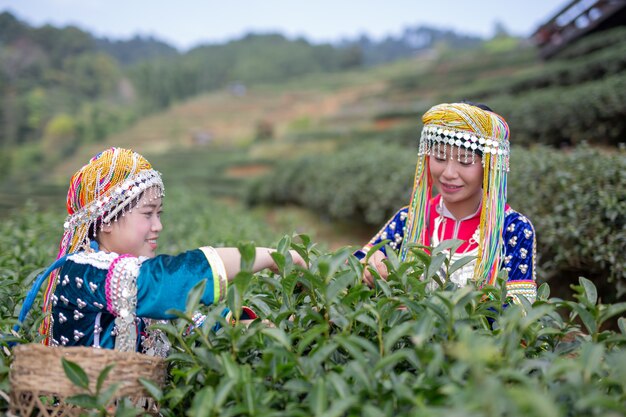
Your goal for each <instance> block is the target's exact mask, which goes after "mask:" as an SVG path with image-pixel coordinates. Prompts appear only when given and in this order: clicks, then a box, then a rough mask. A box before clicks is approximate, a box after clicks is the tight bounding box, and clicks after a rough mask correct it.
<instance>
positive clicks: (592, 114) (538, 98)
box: [489, 72, 626, 147]
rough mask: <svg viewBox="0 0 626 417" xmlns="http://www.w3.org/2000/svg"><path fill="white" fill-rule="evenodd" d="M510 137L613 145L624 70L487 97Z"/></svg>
mask: <svg viewBox="0 0 626 417" xmlns="http://www.w3.org/2000/svg"><path fill="white" fill-rule="evenodd" d="M489 106H490V107H492V108H493V109H495V110H496V111H497V112H498V113H499V114H502V115H504V117H505V118H506V120H507V122H508V123H509V126H510V128H511V131H512V132H514V135H515V136H514V140H515V143H518V144H525V145H532V144H545V145H552V146H557V147H558V146H561V145H562V144H563V143H565V144H579V143H581V142H583V141H587V142H589V143H592V144H601V145H611V146H615V147H616V146H617V145H618V144H619V143H624V141H625V138H626V120H625V119H624V117H623V115H624V114H625V113H626V72H622V73H620V74H618V75H614V76H611V77H607V78H604V79H600V80H597V81H591V82H587V83H584V84H581V85H578V86H569V87H552V88H546V89H543V90H536V91H531V92H529V93H526V94H520V95H517V96H514V97H511V96H499V97H494V98H492V99H490V101H489Z"/></svg>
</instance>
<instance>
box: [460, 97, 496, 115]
mask: <svg viewBox="0 0 626 417" xmlns="http://www.w3.org/2000/svg"><path fill="white" fill-rule="evenodd" d="M461 103H464V104H469V105H470V106H474V107H478V108H479V109H483V110H486V111H490V112H492V113H495V112H494V111H493V110H491V107H489V106H487V105H486V104H483V103H475V102H473V101H469V100H461Z"/></svg>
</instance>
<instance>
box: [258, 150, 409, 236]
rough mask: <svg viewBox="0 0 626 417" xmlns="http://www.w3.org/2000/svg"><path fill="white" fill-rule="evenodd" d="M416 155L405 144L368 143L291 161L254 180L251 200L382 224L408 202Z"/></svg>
mask: <svg viewBox="0 0 626 417" xmlns="http://www.w3.org/2000/svg"><path fill="white" fill-rule="evenodd" d="M414 159H415V156H414V155H411V154H408V153H407V152H406V150H405V149H404V148H401V147H400V146H393V145H385V144H382V143H377V142H365V143H363V144H362V145H361V146H353V147H347V148H345V149H343V150H340V151H338V152H335V153H333V154H331V155H326V154H322V155H314V156H309V157H304V158H301V159H298V160H294V161H286V162H284V163H281V164H279V165H278V166H277V167H276V169H275V170H274V171H273V172H272V173H270V174H269V175H268V176H267V177H264V178H263V179H261V180H259V181H257V182H255V183H253V185H252V186H251V187H250V192H249V194H248V202H249V203H250V204H256V203H272V204H285V203H296V204H299V205H302V206H305V207H308V208H310V209H311V210H313V211H319V212H321V213H326V214H328V215H329V216H330V217H331V218H334V219H353V220H364V221H365V222H367V223H369V224H380V223H382V222H383V221H384V220H385V219H386V218H387V217H389V216H390V215H391V213H393V212H395V211H396V210H398V209H399V208H400V207H401V206H402V205H405V204H407V202H408V199H409V193H410V191H411V184H412V177H413V175H412V173H413V171H414V164H415V161H414Z"/></svg>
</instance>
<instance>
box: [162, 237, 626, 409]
mask: <svg viewBox="0 0 626 417" xmlns="http://www.w3.org/2000/svg"><path fill="white" fill-rule="evenodd" d="M302 238H303V240H302V243H297V244H294V243H291V245H289V239H287V238H286V239H285V240H283V241H282V242H281V244H280V245H279V246H280V247H281V249H282V250H281V252H280V253H279V254H276V255H275V256H276V258H275V259H276V260H277V261H278V263H279V265H280V272H279V274H278V275H266V274H260V275H258V276H257V277H256V279H255V280H253V281H251V283H250V284H248V283H249V282H250V281H249V280H248V279H249V278H251V276H250V273H249V272H242V273H241V274H240V275H239V276H238V277H236V278H235V281H234V283H233V285H231V287H230V289H229V295H228V302H227V304H226V305H227V306H228V307H229V308H231V309H232V311H235V312H237V311H239V309H240V308H241V305H242V304H244V303H245V304H248V305H250V306H252V307H253V308H255V309H256V310H257V311H258V312H259V314H260V316H261V318H262V319H263V320H261V319H259V320H257V321H255V322H254V323H253V324H252V325H250V326H249V327H245V326H244V325H242V324H237V323H236V324H234V325H229V324H228V323H225V322H224V321H223V319H221V318H220V316H219V310H220V309H221V308H222V306H217V308H215V309H213V310H211V311H209V312H208V316H209V317H208V320H207V322H206V323H205V324H204V325H203V326H202V327H201V328H196V329H195V330H194V332H193V333H192V334H191V335H190V336H187V337H185V336H183V334H184V332H185V331H186V329H187V326H188V325H189V324H190V323H191V314H192V312H193V311H195V310H197V309H199V308H200V307H199V306H198V304H197V300H198V299H199V296H200V294H201V292H202V290H203V288H202V287H199V288H196V289H195V291H193V292H192V294H190V296H189V300H188V305H187V311H186V312H182V311H181V312H177V314H178V315H179V317H180V318H181V320H179V322H178V323H171V324H169V325H165V326H160V328H161V329H162V330H163V331H165V332H166V333H167V334H168V335H169V336H170V338H171V340H172V341H173V345H174V349H175V353H173V354H172V355H171V356H170V359H169V360H170V362H171V380H170V382H169V384H168V386H167V387H166V388H165V389H164V390H162V391H160V390H159V391H155V396H156V398H157V399H158V400H159V401H160V403H161V405H162V409H161V411H162V413H163V414H164V415H171V416H178V415H189V416H196V415H220V416H221V415H227V416H229V415H259V416H266V415H271V416H293V415H295V416H310V415H324V416H327V415H331V416H342V415H368V416H369V415H371V416H379V415H380V416H385V415H442V416H443V415H476V416H496V415H510V416H522V415H524V416H543V415H576V416H578V415H616V416H617V415H621V414H620V413H622V412H623V404H624V401H625V400H626V380H625V379H624V372H623V368H620V367H622V366H623V364H624V363H625V362H624V361H626V352H625V351H624V350H623V347H624V345H625V343H626V321H625V320H624V319H623V318H622V319H620V321H619V322H620V331H619V332H614V331H607V330H601V328H602V324H603V323H604V322H605V321H606V320H608V319H609V318H612V317H616V316H619V315H623V313H624V311H626V303H621V304H615V305H603V304H600V303H599V302H598V299H597V297H595V296H594V288H595V287H594V286H593V284H592V283H591V282H590V281H588V280H585V279H581V280H580V285H578V286H575V288H574V289H575V291H576V294H577V296H576V297H577V300H576V301H565V300H561V299H554V298H549V288H548V286H547V284H544V285H543V286H542V288H541V289H540V291H539V294H540V295H539V300H538V301H537V302H536V303H535V304H534V306H532V307H531V306H530V305H529V304H528V302H526V300H524V301H523V303H524V305H523V306H520V305H507V304H506V290H505V289H504V286H503V285H502V283H503V282H502V281H500V282H499V283H498V285H497V286H496V287H484V288H480V289H478V288H474V287H473V286H470V287H467V288H463V289H457V288H456V287H455V286H454V285H452V284H447V283H446V277H447V274H449V273H450V272H451V271H453V270H454V269H455V268H457V267H458V266H459V264H451V263H450V260H449V256H448V255H446V253H445V252H444V251H443V250H444V249H446V248H449V247H451V246H454V244H455V243H454V242H450V241H447V242H444V243H442V246H441V247H438V248H434V249H433V250H432V253H431V255H428V254H426V253H424V252H422V251H419V250H418V252H417V253H418V254H419V255H417V258H416V261H414V262H409V263H400V262H399V261H398V259H395V258H393V257H392V258H390V259H389V261H388V266H389V269H390V275H389V278H388V279H387V280H386V281H383V280H378V281H377V285H376V288H368V287H367V286H365V285H364V284H363V283H362V282H361V276H362V273H363V266H362V264H360V263H359V262H358V261H356V259H355V258H353V257H352V256H351V254H350V250H348V249H347V248H346V249H342V250H339V251H336V252H333V253H318V252H317V251H316V250H315V247H314V245H312V244H311V242H309V241H308V240H307V238H306V237H302ZM289 246H291V247H292V248H294V249H297V250H298V251H299V252H300V253H301V254H302V255H303V256H305V257H306V258H307V259H308V260H309V261H310V265H311V267H310V269H309V270H302V269H300V268H294V267H293V266H292V264H291V263H290V261H289V259H287V256H286V252H285V249H286V248H287V247H289ZM242 254H243V255H244V261H243V262H244V263H246V264H248V265H249V264H251V254H252V251H251V250H249V248H246V247H245V246H244V247H242ZM458 262H461V261H458ZM441 270H443V271H447V272H444V273H443V275H442V276H441V277H440V276H439V275H437V272H438V271H441ZM438 284H441V287H440V288H436V287H437V286H438ZM579 319H582V320H583V322H584V325H583V326H581V325H580V324H579V321H578V320H579ZM215 322H220V323H221V325H222V328H221V329H220V330H218V331H217V332H216V331H214V330H212V328H213V324H214V323H215Z"/></svg>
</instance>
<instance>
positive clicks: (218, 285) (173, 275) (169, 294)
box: [137, 249, 227, 320]
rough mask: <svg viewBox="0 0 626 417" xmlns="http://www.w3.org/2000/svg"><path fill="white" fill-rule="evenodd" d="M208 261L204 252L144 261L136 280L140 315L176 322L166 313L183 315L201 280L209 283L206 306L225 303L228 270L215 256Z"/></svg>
mask: <svg viewBox="0 0 626 417" xmlns="http://www.w3.org/2000/svg"><path fill="white" fill-rule="evenodd" d="M209 252H210V251H209ZM209 257H210V259H209V258H208V257H207V255H206V253H205V251H204V250H201V249H195V250H191V251H188V252H183V253H181V254H179V255H175V256H170V255H159V256H156V257H154V258H150V259H146V260H144V261H143V262H142V263H141V266H140V268H139V276H138V277H137V291H138V293H137V315H138V316H139V317H149V318H152V319H159V320H163V319H171V318H173V317H174V316H172V315H171V314H167V313H166V311H167V310H169V309H177V310H183V311H184V310H185V303H186V301H187V295H188V294H189V291H191V289H192V288H193V287H194V286H195V285H196V284H197V283H198V282H200V281H202V280H206V287H205V290H204V293H203V295H202V298H201V300H200V301H201V302H202V303H203V304H205V305H210V304H213V303H217V302H220V301H221V300H223V298H224V297H225V296H226V289H227V288H226V287H227V277H226V273H225V268H224V265H223V263H222V262H221V259H220V258H219V256H217V254H216V253H215V257H213V256H209ZM218 260H219V261H218Z"/></svg>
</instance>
